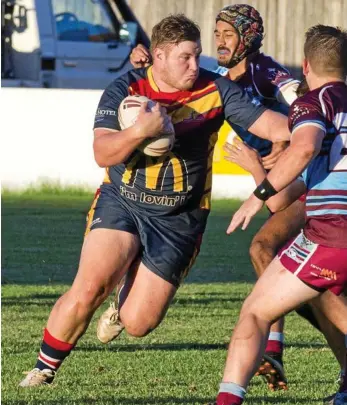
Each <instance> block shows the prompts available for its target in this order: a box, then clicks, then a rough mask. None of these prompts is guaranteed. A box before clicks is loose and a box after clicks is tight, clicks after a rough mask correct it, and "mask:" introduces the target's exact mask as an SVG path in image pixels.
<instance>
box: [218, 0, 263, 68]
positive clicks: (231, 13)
mask: <svg viewBox="0 0 347 405" xmlns="http://www.w3.org/2000/svg"><path fill="white" fill-rule="evenodd" d="M220 20H221V21H224V22H226V23H228V24H231V25H232V26H233V27H234V28H235V29H236V30H237V32H238V33H239V37H240V43H239V46H238V48H237V49H236V51H235V54H234V55H233V57H232V62H233V66H235V65H236V64H238V63H239V62H240V61H241V60H242V59H244V58H245V57H246V56H247V55H249V54H251V53H253V52H256V51H257V50H259V48H260V47H261V45H262V40H263V37H264V27H263V19H262V18H261V16H260V14H259V12H258V11H257V10H256V9H255V8H254V7H252V6H250V5H248V4H234V5H232V6H226V7H224V8H222V9H221V10H220V11H219V13H218V15H217V17H216V22H217V21H220Z"/></svg>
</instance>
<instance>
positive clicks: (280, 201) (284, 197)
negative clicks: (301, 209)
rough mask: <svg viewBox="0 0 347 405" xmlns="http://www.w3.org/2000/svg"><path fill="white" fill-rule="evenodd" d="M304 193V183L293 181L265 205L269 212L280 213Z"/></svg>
mask: <svg viewBox="0 0 347 405" xmlns="http://www.w3.org/2000/svg"><path fill="white" fill-rule="evenodd" d="M305 192H306V186H305V183H304V182H303V181H302V180H294V181H293V182H292V183H291V184H289V186H287V187H286V188H284V189H283V190H282V191H280V192H279V193H278V194H276V195H274V196H273V197H271V198H269V199H268V200H267V201H266V205H267V207H268V208H269V210H270V211H271V212H278V211H282V210H284V209H286V208H287V207H289V206H290V205H291V204H293V202H294V201H297V200H298V198H299V197H301V196H302V195H303V194H304V193H305Z"/></svg>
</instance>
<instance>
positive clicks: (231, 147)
mask: <svg viewBox="0 0 347 405" xmlns="http://www.w3.org/2000/svg"><path fill="white" fill-rule="evenodd" d="M223 149H224V151H225V152H226V156H225V160H228V161H229V162H232V163H236V164H237V165H239V166H240V167H242V169H244V170H246V171H247V172H249V173H250V174H251V175H252V176H253V178H254V181H255V183H256V185H258V184H260V183H261V182H262V181H263V180H264V179H265V177H266V170H265V169H264V167H263V164H262V160H261V157H260V155H259V153H258V152H257V151H256V150H255V149H253V148H251V147H249V146H248V145H247V144H246V143H245V142H242V141H241V140H240V139H237V138H234V140H233V143H232V144H230V143H228V142H226V143H225V144H224V146H223Z"/></svg>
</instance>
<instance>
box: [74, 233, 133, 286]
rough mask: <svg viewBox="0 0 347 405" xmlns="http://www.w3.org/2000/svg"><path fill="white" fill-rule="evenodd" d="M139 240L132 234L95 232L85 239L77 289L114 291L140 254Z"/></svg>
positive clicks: (76, 279)
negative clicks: (97, 287) (96, 288)
mask: <svg viewBox="0 0 347 405" xmlns="http://www.w3.org/2000/svg"><path fill="white" fill-rule="evenodd" d="M139 248H140V242H139V238H138V237H137V236H136V235H133V234H131V233H129V232H125V231H118V230H110V229H95V230H93V231H91V232H89V233H88V235H87V236H86V237H85V240H84V243H83V247H82V252H81V258H80V263H79V269H78V272H77V275H76V278H75V280H74V283H73V286H72V288H73V289H76V288H82V289H83V290H88V289H93V288H94V287H95V286H100V288H101V287H103V288H107V289H108V290H109V291H112V289H113V288H114V286H115V285H116V284H117V283H118V282H119V280H120V279H121V277H122V276H123V275H124V274H125V272H126V270H127V268H128V267H129V266H130V264H131V262H132V261H133V260H134V258H135V257H136V255H137V254H138V251H139Z"/></svg>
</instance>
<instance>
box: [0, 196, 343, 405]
mask: <svg viewBox="0 0 347 405" xmlns="http://www.w3.org/2000/svg"><path fill="white" fill-rule="evenodd" d="M91 199H92V195H88V194H86V193H83V192H75V193H73V194H67V193H61V194H58V195H55V196H52V195H49V194H45V193H41V194H35V193H30V192H28V193H27V194H25V195H21V196H20V195H13V194H10V193H4V194H3V198H2V282H3V286H2V403H3V404H7V405H10V404H16V405H17V404H18V405H26V404H32V405H41V404H42V405H58V404H59V405H65V404H66V405H73V404H76V405H77V404H78V405H84V404H91V405H97V404H98V405H99V404H100V405H101V404H105V405H106V404H124V405H138V404H141V405H145V404H148V405H155V404H158V405H159V404H172V405H179V404H199V405H202V404H206V403H207V402H209V401H212V400H213V399H214V398H215V394H216V392H217V390H218V385H219V382H220V378H221V374H222V369H223V365H224V359H225V355H226V347H227V343H228V341H229V338H230V335H231V332H232V330H233V326H234V324H235V321H236V319H237V316H238V313H239V309H240V306H241V304H242V301H243V300H244V298H245V296H246V295H247V293H248V292H249V291H250V289H251V287H252V283H253V281H254V279H255V278H254V274H253V270H252V267H251V264H250V262H249V257H248V246H249V242H250V240H251V238H252V235H253V234H254V232H255V231H256V229H257V228H258V227H259V226H260V224H261V223H262V222H263V220H264V218H265V217H266V213H265V212H263V213H262V214H261V215H259V216H258V217H257V218H256V219H255V220H254V222H253V223H252V226H251V227H250V230H249V231H247V232H242V231H239V232H237V233H236V234H235V235H233V236H229V237H227V236H226V234H225V229H226V226H227V224H228V223H229V219H230V216H231V214H232V212H233V211H234V210H235V209H236V208H237V206H238V203H237V202H235V201H229V200H223V201H215V202H214V204H213V212H212V214H211V217H210V220H209V226H208V230H207V233H206V235H205V239H204V242H203V246H202V252H201V254H200V256H199V258H198V261H197V263H196V265H195V267H194V268H193V269H192V271H191V273H190V275H189V277H188V279H187V281H186V283H185V284H184V285H183V286H182V288H181V289H180V290H179V292H178V294H177V297H176V299H175V301H174V304H173V305H172V307H171V308H170V310H169V312H168V315H167V317H166V319H165V320H164V322H163V323H162V325H161V326H160V327H159V328H158V329H157V330H155V331H154V332H153V333H152V334H150V335H149V336H147V337H146V338H143V339H135V338H131V337H128V336H127V335H126V333H123V334H122V335H121V336H120V338H119V339H118V340H116V341H114V342H112V343H111V344H110V345H108V346H102V345H101V344H99V343H98V341H97V339H96V336H95V328H96V319H97V317H98V315H99V314H100V313H101V312H102V311H103V310H104V309H105V308H106V307H107V305H108V303H105V304H104V305H103V307H102V308H100V309H99V311H98V313H97V314H96V316H95V317H94V319H93V321H92V324H91V326H90V328H89V329H88V331H87V333H86V335H85V336H84V337H83V338H82V339H81V341H80V342H79V344H78V347H77V349H76V350H75V351H74V352H73V353H72V354H71V355H70V357H69V358H68V359H67V361H66V362H65V363H64V364H63V366H62V367H61V369H60V371H59V374H58V376H57V378H56V380H55V382H54V384H53V385H52V386H49V387H42V388H39V389H31V390H22V389H19V388H18V382H19V381H20V380H21V379H22V378H23V375H22V372H23V371H27V370H30V369H31V368H32V367H33V365H34V364H35V361H36V356H37V350H38V348H39V344H40V340H41V335H42V329H43V327H44V326H45V322H46V319H47V317H48V314H49V312H50V308H51V307H52V305H53V304H54V302H55V301H56V299H57V298H58V297H59V296H60V295H61V294H62V293H63V292H64V291H66V290H67V288H68V286H69V284H70V283H71V281H72V279H73V277H74V274H75V271H76V268H77V264H78V259H79V251H80V246H81V243H82V235H83V229H84V220H85V215H86V212H87V210H88V208H89V204H90V202H91ZM285 363H286V369H287V375H288V379H289V391H287V392H284V393H270V392H268V390H267V388H266V386H265V384H264V383H263V382H262V380H261V379H260V378H259V377H255V378H254V379H253V381H252V384H251V387H250V391H249V394H248V397H247V401H246V404H253V405H256V404H257V405H260V404H290V405H292V404H302V405H311V404H320V403H321V399H322V398H323V397H324V396H326V395H328V394H330V393H332V392H334V391H336V384H335V380H336V377H337V373H338V366H337V364H336V362H335V361H334V359H333V356H332V354H331V352H330V350H329V349H328V348H327V346H326V345H325V342H324V340H323V338H322V337H321V336H320V335H319V334H318V333H317V332H316V331H314V330H313V328H312V327H310V326H309V325H308V324H307V323H306V322H305V321H303V320H302V319H300V318H299V317H298V316H297V315H296V314H290V315H289V316H288V317H287V324H286V351H285Z"/></svg>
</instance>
